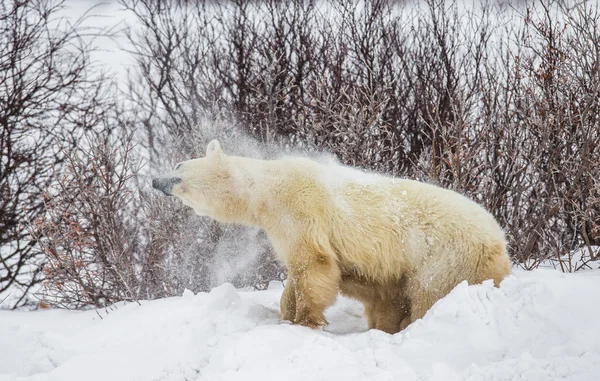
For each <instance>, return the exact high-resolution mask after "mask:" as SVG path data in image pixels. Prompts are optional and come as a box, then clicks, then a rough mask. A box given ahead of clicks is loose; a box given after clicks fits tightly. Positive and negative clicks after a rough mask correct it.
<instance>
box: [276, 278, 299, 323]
mask: <svg viewBox="0 0 600 381" xmlns="http://www.w3.org/2000/svg"><path fill="white" fill-rule="evenodd" d="M279 308H280V309H281V320H289V321H291V322H292V323H293V322H294V319H295V318H296V287H294V282H293V280H292V279H291V278H290V277H288V280H287V282H286V284H285V288H284V289H283V294H282V295H281V302H280V303H279Z"/></svg>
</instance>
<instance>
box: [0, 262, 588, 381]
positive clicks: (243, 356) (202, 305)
mask: <svg viewBox="0 0 600 381" xmlns="http://www.w3.org/2000/svg"><path fill="white" fill-rule="evenodd" d="M282 289H283V288H282V286H281V284H280V283H274V284H272V287H270V289H269V290H267V291H243V290H236V289H235V288H233V286H231V285H230V284H224V285H222V286H220V287H217V288H215V289H213V290H212V291H211V292H210V293H200V294H197V295H194V294H193V293H192V292H190V291H186V292H184V294H183V295H182V296H181V297H173V298H167V299H162V300H155V301H148V302H141V303H140V304H137V303H129V304H118V305H116V306H114V307H112V308H109V309H107V310H99V311H94V310H92V311H77V312H75V311H64V310H41V311H34V312H19V311H0V340H1V343H2V345H0V381H5V380H6V381H8V380H10V381H18V380H61V381H69V380H81V379H85V380H115V381H116V380H165V381H166V380H169V381H170V380H173V381H175V380H178V381H179V380H244V381H249V380H250V381H251V380H276V379H285V380H338V379H344V380H364V379H370V380H399V379H401V380H486V381H488V380H528V381H532V380H554V379H561V380H590V381H591V380H597V379H598V375H600V329H599V328H598V326H597V317H598V316H600V304H598V303H597V301H598V295H597V292H598V291H597V290H598V289H600V272H599V271H584V272H578V273H576V274H564V273H560V272H558V271H556V270H550V269H543V270H535V271H532V272H525V271H522V270H515V271H514V272H513V275H511V276H510V277H508V278H507V279H506V280H505V281H504V282H503V283H502V284H501V287H500V288H494V287H493V285H492V284H491V282H488V283H485V284H483V285H473V286H468V285H467V284H466V283H462V284H460V285H458V286H457V287H456V288H455V289H454V290H453V291H452V292H451V293H450V294H449V295H448V296H447V297H446V298H444V299H442V300H440V301H439V302H438V303H436V304H435V305H434V306H433V308H432V309H431V310H430V311H429V312H428V313H427V314H426V316H425V317H424V318H423V319H422V320H419V321H416V322H415V323H413V324H412V325H410V326H409V327H408V328H407V329H406V330H404V331H402V332H400V333H398V334H396V335H389V334H386V333H384V332H381V331H377V330H367V327H366V321H365V319H364V317H363V314H362V307H361V305H360V304H358V303H356V302H354V301H352V300H349V299H345V298H341V297H340V298H339V300H338V302H337V303H336V304H335V305H334V306H332V307H331V308H330V309H329V310H328V311H327V318H328V320H329V321H330V325H329V326H327V327H326V328H325V329H324V330H316V331H314V330H311V329H309V328H305V327H301V326H297V325H291V324H290V323H289V322H282V321H280V319H279V298H280V296H281V292H282Z"/></svg>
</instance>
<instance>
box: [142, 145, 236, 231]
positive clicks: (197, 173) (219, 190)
mask: <svg viewBox="0 0 600 381" xmlns="http://www.w3.org/2000/svg"><path fill="white" fill-rule="evenodd" d="M239 172H240V171H239V170H237V169H236V168H235V166H233V165H232V160H231V157H230V156H228V155H226V154H225V153H224V152H223V151H222V150H221V146H220V144H219V142H218V141H217V140H213V141H211V142H210V143H209V144H208V146H207V148H206V156H204V157H202V158H198V159H193V160H187V161H183V162H181V163H179V164H177V166H176V167H175V170H174V171H172V172H170V173H167V174H165V175H163V176H160V177H157V178H155V179H153V180H152V187H153V188H154V189H158V190H160V191H161V192H163V193H164V194H165V195H167V196H175V197H177V198H178V199H180V200H181V201H182V202H183V204H184V205H187V206H189V207H191V208H193V209H194V211H195V212H196V214H198V215H200V216H208V217H211V218H214V219H216V220H219V221H224V222H228V221H236V220H237V219H239V218H240V213H244V212H245V210H246V209H247V200H246V197H243V195H242V193H243V184H242V183H241V180H240V178H239V177H240V176H239Z"/></svg>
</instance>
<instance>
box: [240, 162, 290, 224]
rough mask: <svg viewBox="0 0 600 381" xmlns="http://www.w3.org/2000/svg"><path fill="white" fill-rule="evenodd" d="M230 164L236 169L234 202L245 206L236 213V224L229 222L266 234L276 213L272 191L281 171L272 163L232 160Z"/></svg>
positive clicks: (282, 176)
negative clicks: (258, 229) (237, 201)
mask: <svg viewBox="0 0 600 381" xmlns="http://www.w3.org/2000/svg"><path fill="white" fill-rule="evenodd" d="M230 160H231V162H232V164H233V165H232V167H233V168H235V169H236V174H235V177H236V184H237V187H236V188H237V189H236V193H237V194H238V197H237V199H238V200H239V202H240V204H241V203H242V201H243V204H244V205H243V207H240V208H239V212H238V213H236V214H237V215H236V216H235V218H236V221H231V222H238V223H243V224H247V225H254V226H258V227H261V228H263V229H265V230H268V228H269V227H270V226H271V225H272V223H271V222H270V221H272V220H273V219H274V216H275V214H276V213H277V212H276V211H277V210H278V208H277V206H276V204H277V203H276V197H275V193H276V192H275V189H276V187H277V184H279V185H281V184H282V181H283V179H284V177H285V173H284V171H283V167H282V166H281V165H280V164H279V163H276V161H274V160H260V159H252V158H247V157H237V156H231V157H230Z"/></svg>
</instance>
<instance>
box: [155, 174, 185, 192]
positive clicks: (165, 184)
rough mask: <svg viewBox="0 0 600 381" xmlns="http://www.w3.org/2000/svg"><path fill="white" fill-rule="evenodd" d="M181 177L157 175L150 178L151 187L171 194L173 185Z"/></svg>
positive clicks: (177, 182) (178, 181) (179, 180)
mask: <svg viewBox="0 0 600 381" xmlns="http://www.w3.org/2000/svg"><path fill="white" fill-rule="evenodd" d="M180 182H181V179H180V178H179V177H159V178H156V179H152V188H154V189H158V190H159V191H161V192H163V193H164V194H165V195H167V196H171V195H172V193H171V191H172V190H173V185H175V184H179V183H180Z"/></svg>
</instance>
